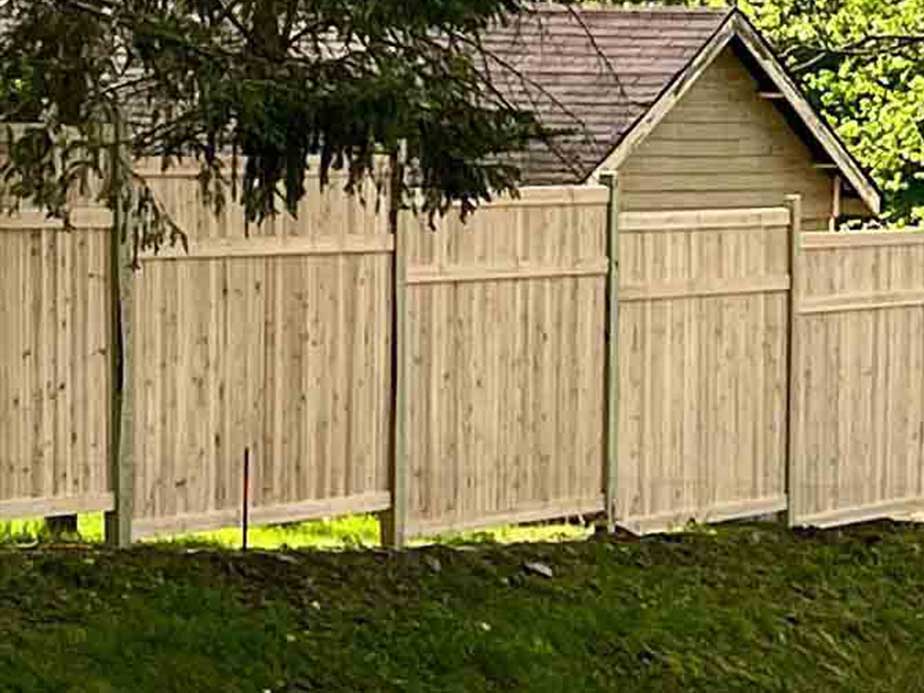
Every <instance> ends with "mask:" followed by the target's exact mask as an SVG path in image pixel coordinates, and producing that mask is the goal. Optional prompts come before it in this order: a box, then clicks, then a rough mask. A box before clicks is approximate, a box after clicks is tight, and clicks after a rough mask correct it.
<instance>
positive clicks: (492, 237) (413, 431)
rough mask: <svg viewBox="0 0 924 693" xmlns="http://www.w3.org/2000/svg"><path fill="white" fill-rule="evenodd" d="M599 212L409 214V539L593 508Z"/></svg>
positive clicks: (577, 195) (575, 196)
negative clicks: (431, 222)
mask: <svg viewBox="0 0 924 693" xmlns="http://www.w3.org/2000/svg"><path fill="white" fill-rule="evenodd" d="M607 200H608V191H607V189H605V188H596V187H595V188H586V187H577V188H557V189H525V190H523V191H522V196H521V198H520V199H516V200H509V199H506V200H499V201H497V202H495V203H493V204H491V205H487V206H486V207H484V208H482V209H480V210H479V211H478V213H477V214H475V215H474V216H473V217H472V218H471V219H470V220H469V222H468V224H466V225H463V224H462V223H461V222H460V220H459V219H458V216H457V215H449V216H447V217H446V218H444V219H443V220H440V221H438V223H439V226H440V228H439V229H438V230H436V232H433V231H431V230H430V229H429V228H428V226H427V223H428V222H427V220H426V219H418V218H415V217H413V216H412V215H410V214H408V215H403V219H404V221H403V223H404V224H405V226H404V228H403V230H402V233H404V234H405V236H404V239H405V240H404V243H406V244H407V246H406V247H407V258H408V260H407V285H408V289H407V293H408V296H407V305H408V308H407V325H406V338H407V347H406V350H405V351H406V359H407V361H406V364H405V367H406V369H407V370H406V382H407V392H406V399H407V427H406V436H407V438H406V448H407V465H408V475H407V477H408V480H409V483H408V498H407V506H408V511H407V515H408V526H407V531H408V534H409V535H412V534H423V533H432V532H436V531H441V530H447V529H461V528H469V527H476V526H481V525H490V524H496V523H504V522H522V521H529V520H538V519H545V518H555V517H564V516H567V515H577V514H582V513H589V512H599V511H601V510H602V509H603V478H602V476H603V458H602V444H603V373H604V357H605V356H604V346H605V344H604V318H605V316H604V313H605V303H604V301H605V275H606V271H607V259H606V251H605V233H606V212H607Z"/></svg>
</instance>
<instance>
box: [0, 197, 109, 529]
mask: <svg viewBox="0 0 924 693" xmlns="http://www.w3.org/2000/svg"><path fill="white" fill-rule="evenodd" d="M72 221H73V224H74V225H75V226H76V228H75V230H74V231H72V232H65V231H64V230H63V228H62V224H61V222H59V221H55V220H50V219H47V218H45V215H44V214H41V213H38V212H28V211H27V212H23V213H21V214H20V215H18V216H17V217H15V218H8V219H5V220H4V221H3V223H2V225H0V517H21V516H30V515H59V514H69V513H77V512H84V511H98V510H111V509H112V507H113V502H114V500H113V494H112V492H111V484H110V479H109V467H108V464H109V462H108V449H109V440H108V438H109V424H108V421H109V392H110V388H109V384H110V377H109V376H110V373H111V368H110V361H109V349H108V346H109V318H108V315H109V311H108V300H109V298H108V289H107V281H106V277H107V276H108V274H109V253H108V229H109V227H110V226H111V224H112V220H111V216H110V215H109V214H108V213H105V212H104V211H102V210H99V209H78V210H74V214H73V219H72Z"/></svg>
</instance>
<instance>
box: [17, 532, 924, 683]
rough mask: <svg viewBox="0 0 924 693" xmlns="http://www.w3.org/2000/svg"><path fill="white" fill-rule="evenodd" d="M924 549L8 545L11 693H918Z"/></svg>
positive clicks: (696, 539) (887, 537)
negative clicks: (241, 549)
mask: <svg viewBox="0 0 924 693" xmlns="http://www.w3.org/2000/svg"><path fill="white" fill-rule="evenodd" d="M922 549H924V529H921V528H919V527H917V526H911V525H890V524H877V525H868V526H864V527H859V528H855V529H851V530H844V531H836V532H826V533H801V534H795V533H789V532H786V531H784V530H782V529H780V528H777V527H774V526H769V525H768V526H760V525H750V526H744V525H738V526H729V527H724V528H722V529H719V530H717V531H714V532H711V531H710V532H706V531H700V532H693V533H689V534H684V535H675V536H671V537H660V538H651V539H646V540H643V541H626V542H621V541H616V540H611V539H607V540H601V539H590V540H587V541H574V542H558V543H531V544H511V545H497V544H493V543H488V542H483V543H481V544H476V545H472V546H431V547H423V548H416V549H413V550H409V551H406V552H402V553H398V554H394V553H389V552H385V551H381V550H364V551H317V550H312V551H287V552H281V551H274V552H270V551H253V552H250V553H248V554H246V555H242V554H240V553H237V552H233V551H229V550H226V549H220V548H208V547H195V548H194V547H191V546H189V545H183V544H146V545H142V546H139V547H137V548H135V549H133V550H131V551H126V552H122V553H111V552H107V551H105V550H103V549H102V548H101V547H99V546H93V545H89V546H72V547H57V548H55V547H43V546H42V545H39V546H38V547H36V548H30V549H24V548H21V547H16V546H15V545H13V544H7V545H6V547H5V548H4V547H0V691H45V690H47V691H183V692H188V691H212V690H214V691H266V690H272V691H280V690H284V691H308V690H322V691H337V690H344V691H353V690H376V691H378V690H415V691H416V690H433V691H463V690H510V689H518V690H530V691H562V690H568V691H583V690H625V691H639V690H653V691H674V690H678V691H679V690H709V691H726V690H753V689H755V688H758V689H761V690H781V691H783V690H799V691H913V690H924V665H922V662H924V551H922ZM537 563H538V564H542V565H541V566H536V565H534V564H537ZM530 565H531V566H532V567H528V566H530ZM545 567H548V568H550V569H551V572H552V575H551V577H547V576H544V575H542V574H541V573H542V572H543V571H544V568H545Z"/></svg>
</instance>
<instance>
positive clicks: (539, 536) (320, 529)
mask: <svg viewBox="0 0 924 693" xmlns="http://www.w3.org/2000/svg"><path fill="white" fill-rule="evenodd" d="M589 532H590V530H589V529H587V528H585V527H583V526H581V525H573V524H557V523H556V524H537V525H532V526H528V527H516V526H502V527H492V528H488V529H484V530H478V531H474V532H459V533H451V534H442V535H439V536H436V537H426V538H422V539H417V540H414V541H412V542H411V545H412V546H424V545H427V544H433V543H439V544H459V543H464V544H471V543H483V542H491V543H499V544H510V543H517V542H528V541H546V542H550V541H565V540H575V539H583V538H586V537H587V536H588V535H589ZM78 533H79V536H78V537H73V539H75V540H78V541H82V542H87V543H91V544H98V543H100V542H102V541H103V519H102V515H100V514H88V515H80V516H79V517H78ZM51 539H52V538H51V537H49V536H48V534H47V532H46V530H45V525H44V522H43V521H42V520H22V521H20V520H16V521H12V522H0V543H4V542H5V543H33V542H36V541H47V540H51ZM149 541H151V542H156V543H165V542H169V543H178V544H190V545H192V544H195V545H201V544H206V545H210V546H214V547H216V548H219V547H220V548H226V549H236V548H239V547H240V546H241V530H240V528H229V529H221V530H217V531H211V532H191V533H188V534H180V535H174V536H166V537H157V538H154V539H151V540H149ZM248 544H249V545H250V546H251V547H253V548H255V549H267V550H270V549H283V548H289V549H333V550H344V549H358V548H371V547H377V546H380V541H379V523H378V519H377V518H376V517H375V516H373V515H353V516H350V517H341V518H336V519H331V520H314V521H311V522H299V523H292V524H287V525H276V526H267V527H252V528H251V529H250V531H249V532H248Z"/></svg>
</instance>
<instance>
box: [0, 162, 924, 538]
mask: <svg viewBox="0 0 924 693" xmlns="http://www.w3.org/2000/svg"><path fill="white" fill-rule="evenodd" d="M143 173H144V174H145V175H146V176H147V177H148V179H149V180H150V183H151V186H152V188H153V189H154V191H155V193H156V195H157V197H158V198H159V199H160V201H161V202H162V203H163V204H164V205H165V207H166V208H167V211H168V212H169V213H170V214H171V215H172V216H173V218H174V219H175V220H176V221H177V223H178V224H179V225H180V227H181V228H183V229H184V231H185V232H186V234H187V236H188V240H189V252H188V254H187V253H186V252H185V251H182V250H180V249H167V250H162V251H161V252H160V253H158V254H147V255H144V256H143V257H142V260H141V269H140V270H139V271H138V272H135V273H133V274H131V275H130V276H129V275H126V274H124V273H123V280H124V279H125V277H128V281H129V283H130V288H131V292H130V297H131V301H130V304H123V306H122V312H123V315H124V316H125V318H126V329H127V330H128V331H127V334H128V335H129V336H130V341H129V343H128V346H129V347H130V348H129V353H130V359H131V360H130V363H131V367H130V369H129V370H128V371H127V373H126V382H127V383H128V385H129V388H128V393H127V396H128V407H127V408H126V410H125V411H126V414H125V416H124V422H125V425H123V426H122V427H120V428H118V429H117V428H116V425H115V424H114V423H113V422H112V421H111V420H110V416H111V414H110V406H109V404H110V398H111V396H112V384H113V383H114V382H115V378H114V373H115V372H116V371H115V370H114V368H113V358H112V357H113V353H112V352H113V349H112V347H111V345H112V343H113V340H112V334H111V332H112V328H111V324H110V309H109V298H108V297H109V295H110V294H109V292H110V288H111V287H112V275H113V272H112V270H113V266H112V260H111V258H110V253H111V249H110V248H109V246H110V242H109V241H110V238H111V237H110V235H109V231H108V226H109V225H110V222H111V219H110V217H109V215H108V214H107V213H105V212H103V211H102V210H99V209H94V208H89V209H81V210H80V211H79V212H78V213H77V214H76V216H75V222H76V229H75V230H73V231H65V230H64V229H63V228H61V226H60V224H56V223H54V222H50V221H48V220H45V219H43V218H42V217H41V216H39V215H36V214H31V213H23V214H21V215H19V216H17V217H12V218H8V219H6V220H4V221H3V223H2V224H0V268H2V272H0V290H2V299H3V300H2V301H0V326H2V332H0V517H13V516H30V515H46V516H49V515H56V514H70V513H76V512H84V511H112V510H113V509H114V508H116V514H117V517H118V518H119V519H120V521H123V522H126V521H127V522H128V524H130V531H129V532H126V533H125V534H124V536H123V534H122V531H121V530H118V531H115V530H114V535H115V534H118V537H116V538H118V540H119V541H121V542H124V541H125V540H126V538H131V537H134V538H137V537H142V536H145V535H150V534H155V533H161V532H178V531H186V530H196V529H206V528H212V527H218V526H226V525H231V524H235V523H236V522H238V521H239V520H240V517H241V513H242V510H243V508H242V495H243V486H244V478H243V458H244V451H245V449H246V450H249V451H250V457H251V460H252V465H251V479H250V499H249V508H250V513H251V517H252V520H253V521H254V522H264V523H269V522H280V521H291V520H298V519H308V518H312V517H319V516H330V515H337V514H344V513H353V512H382V513H385V518H386V519H387V520H388V521H387V522H386V523H385V526H386V528H387V536H386V538H387V539H388V540H389V541H391V542H393V543H396V544H400V543H401V542H403V541H404V540H406V539H407V538H408V537H411V536H414V535H420V534H427V533H433V532H438V531H443V530H448V529H460V528H472V527H478V526H482V525H490V524H496V523H507V522H524V521H533V520H542V519H553V518H559V517H563V516H569V515H584V514H596V513H600V512H606V513H607V517H608V520H609V521H610V522H611V523H618V524H621V525H623V526H625V527H628V528H629V529H632V530H633V531H636V532H640V533H642V532H650V531H660V530H664V529H669V528H672V527H677V526H680V525H683V524H685V523H686V522H687V521H689V520H690V519H695V520H697V521H702V522H710V521H718V520H723V519H729V518H735V517H744V516H750V515H759V514H765V513H770V512H777V511H780V510H784V509H788V511H789V519H790V521H791V523H793V524H820V525H832V524H839V523H843V522H849V521H854V520H857V519H865V518H871V517H878V516H883V515H889V514H892V513H896V512H900V511H905V510H915V509H922V508H924V488H922V482H924V234H920V233H908V232H889V233H862V234H821V233H810V234H802V233H801V232H800V229H799V228H798V223H797V224H796V226H795V227H794V226H793V225H792V224H791V223H790V219H796V220H798V219H799V218H801V217H800V214H799V211H798V207H799V203H798V200H797V199H793V200H792V202H791V204H792V206H793V207H794V208H795V211H793V210H791V209H789V208H787V207H776V208H760V209H738V210H712V211H710V210H694V211H677V212H659V213H642V212H631V213H624V212H622V211H621V209H620V207H619V190H618V185H616V184H615V182H614V183H613V184H612V186H611V188H609V189H608V188H606V187H593V186H577V187H563V188H530V189H525V190H524V191H523V192H522V196H521V197H520V198H518V199H501V200H497V201H494V202H492V203H490V204H487V205H485V206H484V207H483V208H482V209H481V210H479V211H478V212H477V213H476V214H475V215H474V217H472V218H471V219H470V220H469V222H468V223H467V224H464V225H463V224H462V223H461V222H460V220H459V219H458V218H457V217H456V216H452V215H450V216H447V217H446V218H444V219H441V220H437V224H436V226H437V228H435V229H432V228H430V225H429V220H427V219H425V218H420V217H418V216H416V215H415V214H413V213H411V212H410V211H402V212H401V213H400V214H398V217H397V219H398V223H397V233H392V229H391V228H390V227H391V224H390V221H389V208H390V205H389V200H388V198H387V195H383V194H382V193H381V192H380V191H377V190H376V189H375V186H373V185H372V184H370V185H369V186H368V188H367V189H366V190H365V191H364V196H365V199H366V204H363V203H362V202H361V201H360V200H359V199H357V198H355V197H350V196H348V195H346V194H345V193H344V192H343V191H342V190H341V189H340V186H339V185H338V183H337V181H334V183H333V185H332V186H331V187H330V188H327V189H325V190H323V191H322V190H320V188H319V184H318V181H317V180H316V179H311V180H309V181H308V187H309V196H308V197H307V198H306V201H305V203H304V205H303V206H302V208H301V209H300V210H299V214H298V217H297V218H291V217H279V218H276V219H273V220H271V221H268V222H266V223H265V224H262V225H260V226H253V227H250V228H248V227H246V226H244V225H243V224H242V223H241V221H240V220H241V219H242V218H243V214H242V211H241V210H240V208H238V207H235V206H230V207H229V208H228V209H227V210H226V212H224V213H223V215H222V216H220V217H216V216H214V215H213V214H212V212H211V211H210V210H208V209H207V208H206V206H205V205H204V204H203V199H202V197H201V192H200V187H199V184H198V182H197V181H196V180H195V173H196V172H195V171H193V170H187V169H184V168H173V169H170V170H169V171H167V172H163V171H160V170H158V169H153V168H152V169H150V170H145V171H143ZM380 195H381V197H379V196H380ZM377 198H378V199H377ZM781 202H782V201H781ZM790 364H791V366H790ZM114 430H121V431H122V434H123V439H124V440H127V441H130V444H129V445H124V446H122V449H121V450H120V451H115V450H112V449H111V448H112V446H111V444H110V439H111V438H112V432H113V431H114ZM113 517H116V515H113ZM114 524H117V523H114Z"/></svg>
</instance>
